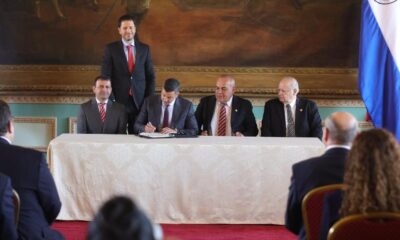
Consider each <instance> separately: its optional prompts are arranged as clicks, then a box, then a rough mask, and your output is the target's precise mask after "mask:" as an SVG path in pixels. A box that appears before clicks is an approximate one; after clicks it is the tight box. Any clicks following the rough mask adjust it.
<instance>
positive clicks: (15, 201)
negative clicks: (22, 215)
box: [13, 189, 21, 226]
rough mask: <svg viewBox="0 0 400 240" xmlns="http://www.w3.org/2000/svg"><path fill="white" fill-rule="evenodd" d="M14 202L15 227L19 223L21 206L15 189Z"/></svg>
mask: <svg viewBox="0 0 400 240" xmlns="http://www.w3.org/2000/svg"><path fill="white" fill-rule="evenodd" d="M13 202H14V217H15V226H18V221H19V209H20V206H21V201H20V199H19V195H18V193H17V191H15V189H13Z"/></svg>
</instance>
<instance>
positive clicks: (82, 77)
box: [0, 65, 359, 103]
mask: <svg viewBox="0 0 400 240" xmlns="http://www.w3.org/2000/svg"><path fill="white" fill-rule="evenodd" d="M99 74H100V67H99V66H95V65H0V96H9V97H17V96H18V97H20V98H21V97H30V96H41V97H43V98H45V97H52V99H53V100H54V99H55V98H56V97H63V98H61V100H60V101H64V100H63V99H64V98H65V97H74V99H75V98H76V97H86V98H88V97H90V96H92V92H91V85H92V83H93V79H94V78H95V77H96V76H97V75H99ZM220 74H232V75H233V76H234V77H235V79H236V86H237V94H238V95H241V96H244V97H259V98H260V97H263V98H267V97H272V96H275V95H276V88H277V86H278V83H279V80H280V79H281V78H282V77H284V76H288V75H290V76H293V77H295V78H297V79H298V81H299V83H300V94H301V95H303V96H307V97H309V98H312V99H359V94H358V91H357V69H353V68H259V67H257V68H256V67H254V68H251V67H247V68H244V67H207V66H204V67H200V66H193V67H184V66H157V67H156V75H157V90H158V91H159V90H160V86H161V85H162V83H163V80H164V79H167V78H170V77H175V78H177V79H179V80H180V81H181V85H182V93H183V94H184V95H186V96H194V97H200V96H205V95H208V94H212V93H213V92H214V85H215V81H216V79H217V77H218V76H219V75H220ZM43 100H45V99H43ZM83 101H84V100H82V101H79V102H83ZM74 103H75V102H74Z"/></svg>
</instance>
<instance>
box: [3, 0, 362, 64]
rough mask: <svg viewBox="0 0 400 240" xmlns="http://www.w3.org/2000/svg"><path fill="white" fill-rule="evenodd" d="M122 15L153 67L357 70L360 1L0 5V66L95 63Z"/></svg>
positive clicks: (76, 0)
mask: <svg viewBox="0 0 400 240" xmlns="http://www.w3.org/2000/svg"><path fill="white" fill-rule="evenodd" d="M126 13H129V14H132V15H134V16H135V17H136V19H137V24H138V38H139V39H140V40H141V41H143V42H145V43H148V44H149V45H150V46H151V49H152V55H153V60H154V63H155V64H156V65H157V66H217V67H218V66H229V67H345V68H354V67H357V58H358V56H357V55H358V38H359V28H360V26H359V25H360V20H359V19H360V0H343V1H338V0H0V64H5V65H8V64H61V65H64V64H65V65H99V64H100V63H101V58H102V55H103V49H104V46H105V44H107V43H108V42H111V41H114V40H117V39H119V35H118V32H117V19H118V17H119V16H120V15H122V14H126Z"/></svg>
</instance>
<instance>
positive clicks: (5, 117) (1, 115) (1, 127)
mask: <svg viewBox="0 0 400 240" xmlns="http://www.w3.org/2000/svg"><path fill="white" fill-rule="evenodd" d="M11 118H12V116H11V111H10V107H9V106H8V104H7V103H6V102H4V101H3V100H0V135H1V136H4V135H5V134H6V133H7V131H8V127H7V125H8V123H9V122H10V121H11Z"/></svg>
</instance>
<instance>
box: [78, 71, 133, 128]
mask: <svg viewBox="0 0 400 240" xmlns="http://www.w3.org/2000/svg"><path fill="white" fill-rule="evenodd" d="M111 91H112V88H111V81H110V79H109V78H107V77H102V76H98V77H96V79H95V80H94V86H93V93H94V94H95V97H94V98H92V99H91V100H89V101H87V102H85V103H83V104H82V105H81V106H80V109H79V114H78V119H77V125H78V126H77V130H78V133H104V134H126V112H125V106H124V105H122V104H120V103H117V102H113V101H110V100H109V97H110V94H111Z"/></svg>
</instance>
